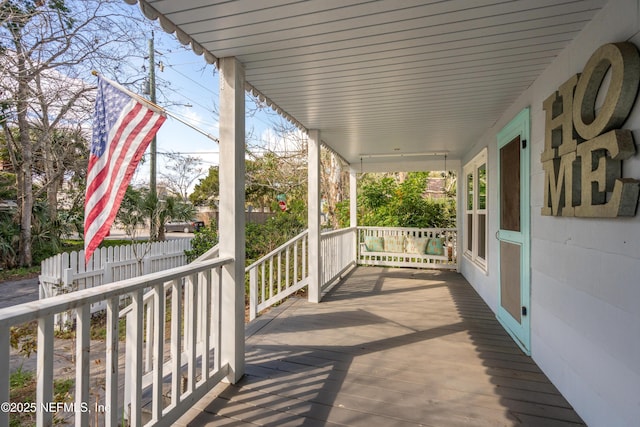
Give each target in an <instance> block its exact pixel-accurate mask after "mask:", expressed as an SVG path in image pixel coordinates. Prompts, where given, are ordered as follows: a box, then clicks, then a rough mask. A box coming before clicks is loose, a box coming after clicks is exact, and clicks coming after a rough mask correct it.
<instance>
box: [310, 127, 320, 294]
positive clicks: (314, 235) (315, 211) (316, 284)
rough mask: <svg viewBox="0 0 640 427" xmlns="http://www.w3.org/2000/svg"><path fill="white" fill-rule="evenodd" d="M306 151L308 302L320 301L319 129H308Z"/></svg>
mask: <svg viewBox="0 0 640 427" xmlns="http://www.w3.org/2000/svg"><path fill="white" fill-rule="evenodd" d="M307 151H308V163H309V164H308V168H307V173H308V179H309V189H308V198H309V202H308V206H309V211H308V220H309V247H308V251H309V252H308V253H309V302H316V303H317V302H320V298H321V291H322V283H320V277H321V275H320V271H321V268H322V262H321V261H322V260H321V258H320V131H319V130H310V131H309V141H308V146H307Z"/></svg>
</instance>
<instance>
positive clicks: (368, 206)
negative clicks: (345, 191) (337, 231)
mask: <svg viewBox="0 0 640 427" xmlns="http://www.w3.org/2000/svg"><path fill="white" fill-rule="evenodd" d="M428 177H429V172H410V173H407V174H403V176H402V178H403V179H402V180H401V179H400V176H399V175H395V174H366V175H364V176H363V177H362V178H361V179H360V180H359V182H358V223H359V224H360V225H364V226H380V227H420V228H431V227H452V226H455V199H451V198H447V199H431V198H428V197H425V196H424V191H425V188H426V184H427V179H428ZM339 209H340V214H339V217H340V218H342V221H346V219H347V218H348V215H346V212H348V206H347V205H346V204H342V205H340V206H339Z"/></svg>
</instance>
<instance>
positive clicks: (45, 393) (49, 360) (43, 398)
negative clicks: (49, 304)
mask: <svg viewBox="0 0 640 427" xmlns="http://www.w3.org/2000/svg"><path fill="white" fill-rule="evenodd" d="M52 355H53V315H47V316H43V317H40V318H39V319H38V352H37V360H38V362H37V363H38V368H37V373H36V377H37V385H36V404H37V405H38V407H40V406H41V405H46V404H48V403H51V402H53V357H52ZM36 424H37V425H39V426H50V425H52V424H53V413H52V412H51V411H41V410H39V411H36Z"/></svg>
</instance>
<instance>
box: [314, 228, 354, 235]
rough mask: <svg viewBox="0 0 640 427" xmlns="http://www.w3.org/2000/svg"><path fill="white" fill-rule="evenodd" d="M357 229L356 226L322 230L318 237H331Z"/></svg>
mask: <svg viewBox="0 0 640 427" xmlns="http://www.w3.org/2000/svg"><path fill="white" fill-rule="evenodd" d="M357 229H358V227H346V228H338V229H337V230H330V231H323V232H322V233H320V237H331V236H333V235H339V234H347V233H349V232H351V231H353V230H357Z"/></svg>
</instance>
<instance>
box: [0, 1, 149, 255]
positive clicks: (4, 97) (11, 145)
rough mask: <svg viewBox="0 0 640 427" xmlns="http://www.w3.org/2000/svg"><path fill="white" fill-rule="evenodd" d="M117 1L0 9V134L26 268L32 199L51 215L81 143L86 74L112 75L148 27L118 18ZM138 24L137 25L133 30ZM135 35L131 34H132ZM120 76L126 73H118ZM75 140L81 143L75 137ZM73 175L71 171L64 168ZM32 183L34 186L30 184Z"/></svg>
mask: <svg viewBox="0 0 640 427" xmlns="http://www.w3.org/2000/svg"><path fill="white" fill-rule="evenodd" d="M124 10H125V9H122V8H120V7H119V0H49V1H46V0H5V1H3V2H2V4H0V54H1V55H0V126H1V127H2V129H3V135H4V140H5V144H6V145H5V147H4V148H5V149H6V150H7V152H8V155H9V158H10V160H11V163H12V166H13V169H14V171H15V172H16V183H17V193H18V194H17V198H18V204H19V217H20V221H19V222H20V224H19V225H20V235H19V263H20V265H24V266H28V265H30V264H31V263H32V261H33V254H32V250H31V245H32V234H31V233H32V214H33V210H34V206H35V205H34V203H35V200H36V198H37V197H38V196H39V194H38V193H44V194H47V199H48V203H47V205H45V208H46V209H48V210H49V216H50V217H51V218H53V217H54V216H55V213H56V203H57V200H56V199H57V191H58V189H59V187H60V180H61V179H62V177H63V176H64V174H65V173H66V172H67V171H68V169H67V168H68V165H69V163H68V162H69V160H71V159H70V158H69V156H67V154H68V153H70V152H71V153H73V154H74V155H73V156H72V157H73V159H72V160H73V162H79V164H75V165H74V167H75V166H81V164H82V162H83V161H84V160H85V159H86V157H84V156H77V155H75V154H76V153H75V149H74V148H72V147H78V145H79V144H80V143H81V141H84V139H85V138H86V133H87V129H88V126H87V125H88V121H89V120H90V117H89V116H88V114H89V112H90V111H91V108H90V106H91V104H92V102H93V97H94V89H95V88H94V87H93V86H92V85H90V84H86V83H85V82H84V79H86V78H88V76H90V71H91V70H92V69H98V70H101V72H103V73H105V74H113V71H114V70H119V74H120V75H121V76H122V74H123V72H124V71H125V70H124V69H123V68H124V67H122V64H125V63H126V62H127V61H126V60H128V59H130V58H131V57H132V56H134V53H133V52H135V51H138V52H142V51H143V50H142V49H141V47H137V46H136V40H135V39H133V37H134V35H135V34H140V33H141V30H140V29H139V28H140V25H148V24H147V23H145V21H144V20H141V19H136V18H135V17H134V16H133V15H129V14H128V15H126V16H124V15H123V13H127V12H123V11H124ZM141 23H144V24H141ZM134 28H136V29H134ZM125 74H126V73H125ZM80 135H82V136H83V138H80V137H79V136H80ZM72 168H73V167H72ZM36 179H37V180H38V186H35V185H34V183H35V181H34V180H36Z"/></svg>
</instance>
